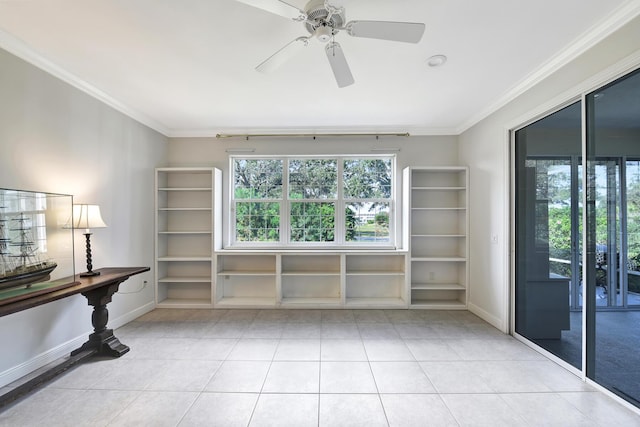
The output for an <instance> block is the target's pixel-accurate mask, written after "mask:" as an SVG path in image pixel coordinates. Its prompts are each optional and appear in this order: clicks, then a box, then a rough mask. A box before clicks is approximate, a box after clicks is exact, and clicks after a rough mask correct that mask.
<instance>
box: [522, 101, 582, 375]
mask: <svg viewBox="0 0 640 427" xmlns="http://www.w3.org/2000/svg"><path fill="white" fill-rule="evenodd" d="M580 105H581V104H580V103H575V104H573V105H570V106H568V107H566V108H564V109H562V110H560V111H558V112H556V113H554V114H552V115H550V116H548V117H546V118H544V119H542V120H539V121H537V122H535V123H533V124H531V125H529V126H527V127H526V128H523V129H520V130H519V131H517V132H516V136H515V168H514V170H515V188H516V191H515V225H516V227H515V228H516V236H515V237H516V254H517V260H516V265H515V267H516V271H515V273H516V283H515V285H516V286H515V297H516V298H515V302H516V316H515V321H516V324H515V330H516V332H517V333H518V334H520V335H522V336H524V337H526V338H528V339H530V340H532V341H533V342H535V343H536V344H538V345H540V346H541V347H543V348H545V349H546V350H548V351H550V352H551V353H553V354H555V355H556V356H558V357H560V358H561V359H563V360H564V361H566V362H567V363H569V364H571V365H573V366H575V367H576V368H578V369H581V366H582V315H581V306H582V292H583V290H582V283H581V280H580V252H579V247H580V178H579V177H580V174H579V172H580V170H581V167H580V153H581V146H582V143H581V109H580Z"/></svg>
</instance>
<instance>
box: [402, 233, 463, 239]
mask: <svg viewBox="0 0 640 427" xmlns="http://www.w3.org/2000/svg"><path fill="white" fill-rule="evenodd" d="M411 237H427V238H431V237H437V238H440V237H442V238H461V237H467V235H466V234H412V235H411Z"/></svg>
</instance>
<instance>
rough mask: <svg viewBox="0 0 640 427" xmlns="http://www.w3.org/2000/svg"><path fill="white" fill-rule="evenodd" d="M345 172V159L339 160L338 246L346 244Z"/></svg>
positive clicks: (336, 220) (336, 219) (336, 212)
mask: <svg viewBox="0 0 640 427" xmlns="http://www.w3.org/2000/svg"><path fill="white" fill-rule="evenodd" d="M343 171H344V159H342V158H338V188H337V189H336V190H337V194H338V200H336V211H335V215H336V217H335V227H336V229H335V236H336V243H337V244H338V245H344V243H345V230H344V227H345V218H344V209H345V207H344V182H343V176H342V174H343Z"/></svg>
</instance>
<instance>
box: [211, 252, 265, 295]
mask: <svg viewBox="0 0 640 427" xmlns="http://www.w3.org/2000/svg"><path fill="white" fill-rule="evenodd" d="M276 273H277V270H276V255H275V254H256V253H250V252H247V253H245V254H244V256H242V257H239V256H237V255H231V254H226V255H217V257H216V278H215V280H216V287H215V305H216V306H230V307H274V306H275V305H276V300H277V293H276V277H277V275H276Z"/></svg>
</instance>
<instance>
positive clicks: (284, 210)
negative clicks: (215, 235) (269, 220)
mask: <svg viewBox="0 0 640 427" xmlns="http://www.w3.org/2000/svg"><path fill="white" fill-rule="evenodd" d="M260 159H263V160H282V161H283V164H282V174H283V176H282V195H281V198H280V199H260V200H257V199H238V200H236V199H235V198H234V195H235V169H234V163H235V160H260ZM316 159H317V160H321V159H335V160H336V161H337V165H338V170H337V199H300V200H290V199H289V161H290V160H316ZM359 159H361V160H364V159H385V160H387V159H388V160H390V161H391V193H390V197H389V199H345V198H344V182H343V172H344V170H343V168H344V161H345V160H359ZM396 180H397V175H396V156H395V155H394V154H385V155H374V154H362V155H354V154H349V155H305V154H301V155H284V156H282V155H280V156H277V155H230V156H229V210H230V215H229V216H228V221H229V223H228V225H229V246H230V247H232V248H238V249H240V248H241V249H267V248H269V249H305V248H306V249H380V250H390V249H392V250H393V249H396V241H397V238H396V232H395V221H396V217H395V212H396V204H397V203H398V201H397V200H396V196H397V193H396V185H397V184H396ZM236 201H239V202H274V203H280V240H279V241H277V242H275V241H274V242H259V241H237V240H236V231H237V230H236V209H235V205H236ZM355 201H363V202H365V203H367V202H385V203H389V240H388V241H386V242H379V243H375V242H354V241H346V240H345V238H346V236H345V232H346V230H345V220H346V215H345V208H346V205H348V204H350V203H353V202H355ZM295 202H335V204H336V206H335V212H336V216H335V219H334V224H335V232H334V241H333V242H291V241H290V239H291V235H290V234H291V218H290V212H291V203H295Z"/></svg>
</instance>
